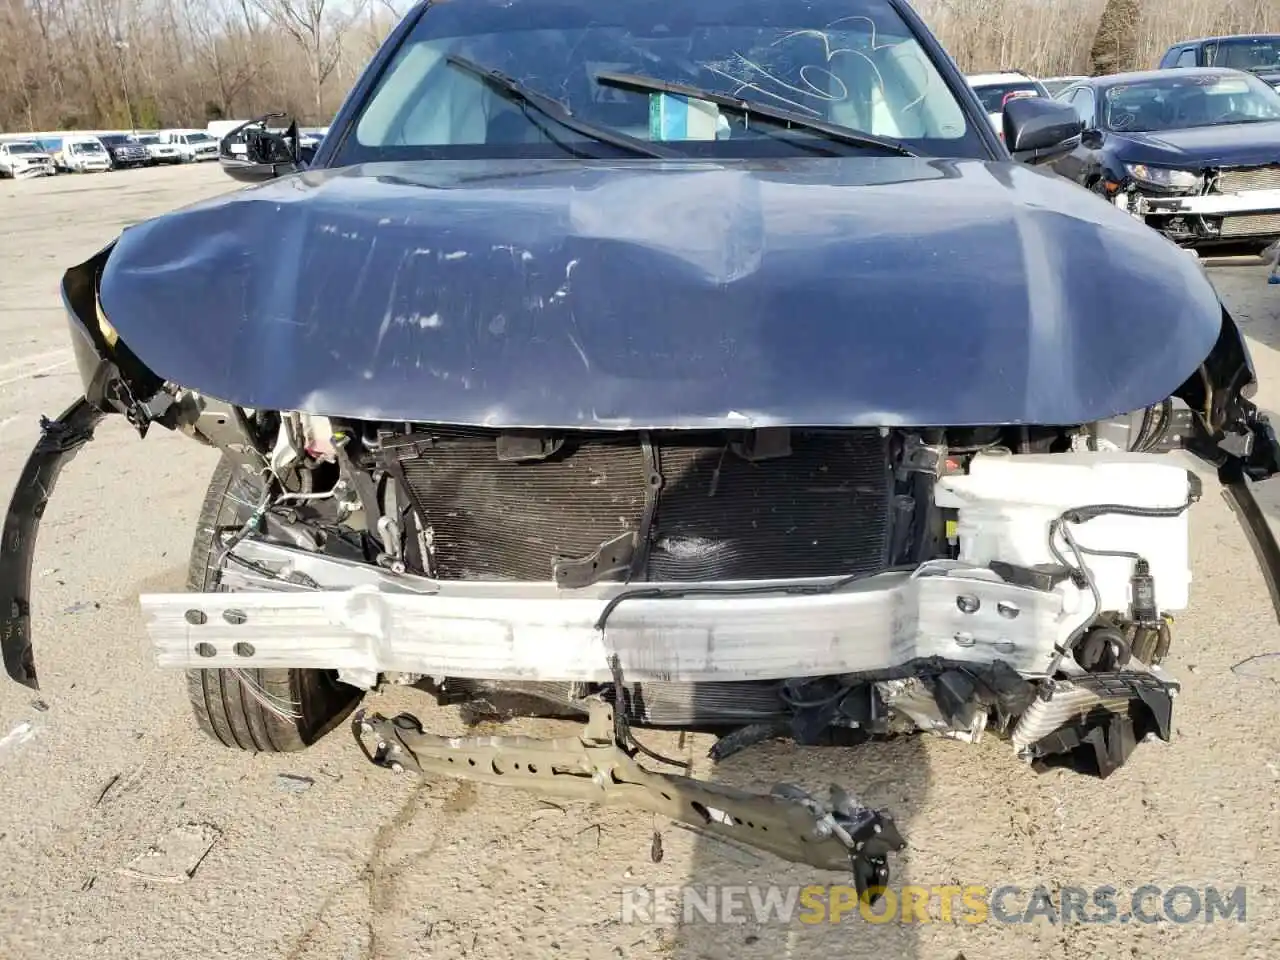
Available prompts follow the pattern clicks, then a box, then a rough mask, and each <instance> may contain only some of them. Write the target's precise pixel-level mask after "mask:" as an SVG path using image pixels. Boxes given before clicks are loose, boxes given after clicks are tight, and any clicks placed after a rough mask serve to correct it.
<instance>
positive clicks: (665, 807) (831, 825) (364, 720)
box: [352, 697, 906, 903]
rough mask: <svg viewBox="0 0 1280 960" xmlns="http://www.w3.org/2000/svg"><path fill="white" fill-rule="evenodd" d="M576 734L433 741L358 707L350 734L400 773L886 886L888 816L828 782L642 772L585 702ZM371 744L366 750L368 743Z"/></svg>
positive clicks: (892, 836) (894, 844) (863, 884)
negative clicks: (661, 819) (657, 818)
mask: <svg viewBox="0 0 1280 960" xmlns="http://www.w3.org/2000/svg"><path fill="white" fill-rule="evenodd" d="M585 705H586V707H587V713H588V719H587V722H586V725H585V727H584V728H583V730H582V733H581V734H580V735H579V736H576V737H559V738H555V739H549V740H542V739H537V738H534V737H525V736H509V737H441V736H436V735H433V734H430V733H425V732H424V731H423V730H422V726H421V724H420V723H419V722H418V720H417V719H416V718H415V717H413V716H411V715H409V714H400V715H398V716H396V717H391V718H388V717H384V716H381V715H379V714H364V712H363V711H360V712H358V713H357V714H356V716H355V718H354V719H353V720H352V729H353V732H354V733H355V736H356V740H357V742H358V743H359V744H360V747H361V749H362V750H363V751H364V753H365V756H366V757H368V758H369V759H370V760H372V761H373V762H374V763H375V764H377V765H378V766H380V767H385V768H387V769H390V770H393V771H396V772H400V771H403V770H413V771H416V772H418V773H425V774H437V775H440V776H446V777H454V778H458V779H462V780H474V781H477V782H479V783H487V784H492V785H494V786H508V787H517V788H520V789H524V790H530V791H534V792H537V793H540V794H545V795H550V796H557V797H565V798H569V799H573V800H585V801H587V802H591V803H599V804H603V805H607V806H629V807H632V808H635V809H639V810H647V811H649V812H651V813H656V814H660V815H662V816H665V817H670V818H671V819H672V820H676V821H679V822H680V823H683V824H686V825H688V826H691V827H693V828H695V829H697V830H700V831H702V832H705V833H707V834H708V835H710V836H713V837H716V838H717V839H722V840H727V841H729V842H731V843H735V842H736V843H739V844H743V845H746V846H750V847H756V848H758V849H761V850H765V851H768V852H769V853H772V854H774V855H776V856H778V857H781V858H783V859H785V860H791V861H793V862H796V863H807V864H809V865H811V866H814V867H818V868H819V869H823V870H837V871H842V872H843V871H845V870H850V869H852V871H853V879H854V885H855V887H856V888H857V891H858V894H859V896H860V897H866V898H867V900H868V902H870V903H875V902H876V900H877V899H878V896H879V893H880V888H883V887H885V886H886V885H887V884H888V882H889V866H888V854H889V853H891V852H897V851H900V850H902V849H903V848H904V847H905V846H906V841H905V840H903V838H902V835H901V834H900V833H899V832H898V828H897V826H896V825H895V824H894V822H893V819H892V818H891V817H890V816H889V815H888V814H885V813H882V812H880V811H877V810H873V809H870V808H868V807H863V806H861V805H860V804H858V803H857V802H856V801H854V800H852V799H851V798H850V797H849V795H848V794H847V793H845V791H844V790H842V789H841V788H840V787H838V786H835V785H832V787H831V794H830V799H829V800H828V801H822V800H819V799H817V798H815V797H813V796H812V795H810V794H809V793H807V792H806V791H804V790H803V789H801V788H800V787H797V786H795V785H793V784H779V785H778V786H776V787H774V788H773V790H772V792H770V793H768V794H760V793H750V792H748V791H745V790H738V789H736V788H734V787H729V786H724V785H722V784H717V783H710V782H707V781H703V780H695V779H693V778H691V777H685V776H676V775H673V774H666V773H656V772H654V771H651V770H648V769H646V768H644V767H642V766H641V765H640V764H639V763H637V762H636V760H635V759H634V758H633V757H632V755H631V754H630V753H628V752H627V751H626V750H625V749H623V747H622V746H621V745H620V744H619V741H618V735H617V724H616V722H615V717H614V710H613V707H612V706H611V705H610V704H609V703H608V702H607V701H605V700H604V699H602V698H600V697H590V698H588V699H587V700H586V701H585ZM369 741H372V742H374V744H375V746H374V748H373V749H369V747H368V746H367V743H368V742H369Z"/></svg>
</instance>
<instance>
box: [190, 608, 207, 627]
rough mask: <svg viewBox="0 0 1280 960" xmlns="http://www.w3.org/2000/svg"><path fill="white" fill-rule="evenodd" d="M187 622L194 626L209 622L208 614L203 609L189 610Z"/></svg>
mask: <svg viewBox="0 0 1280 960" xmlns="http://www.w3.org/2000/svg"><path fill="white" fill-rule="evenodd" d="M186 620H187V623H189V624H191V625H192V626H193V627H198V626H201V625H203V624H206V623H208V622H209V618H208V616H206V615H205V612H204V611H203V610H188V611H187V612H186Z"/></svg>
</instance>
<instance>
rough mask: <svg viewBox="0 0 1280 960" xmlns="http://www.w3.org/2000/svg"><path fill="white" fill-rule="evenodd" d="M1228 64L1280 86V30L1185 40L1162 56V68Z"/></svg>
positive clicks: (1226, 65) (1227, 65)
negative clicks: (1279, 32)
mask: <svg viewBox="0 0 1280 960" xmlns="http://www.w3.org/2000/svg"><path fill="white" fill-rule="evenodd" d="M1181 67H1228V68H1230V69H1232V70H1245V71H1247V72H1249V73H1252V74H1253V75H1254V76H1256V77H1258V78H1259V79H1260V80H1263V81H1264V82H1266V83H1269V84H1271V86H1273V87H1280V34H1274V33H1247V34H1238V35H1236V36H1230V37H1205V38H1203V39H1200V40H1183V41H1182V42H1180V43H1175V44H1174V45H1173V46H1172V47H1170V48H1169V49H1168V50H1167V51H1166V52H1165V55H1164V56H1163V57H1161V58H1160V63H1159V65H1158V68H1159V69H1175V68H1181Z"/></svg>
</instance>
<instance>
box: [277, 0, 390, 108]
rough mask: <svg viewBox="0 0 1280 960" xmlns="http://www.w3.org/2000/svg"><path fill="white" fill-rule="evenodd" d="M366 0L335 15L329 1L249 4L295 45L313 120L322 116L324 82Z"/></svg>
mask: <svg viewBox="0 0 1280 960" xmlns="http://www.w3.org/2000/svg"><path fill="white" fill-rule="evenodd" d="M365 2H366V0H355V3H354V4H352V5H351V6H350V7H348V8H347V9H346V10H343V11H335V9H334V8H333V7H331V6H330V5H329V0H253V4H254V6H256V7H257V8H258V9H259V10H261V11H262V13H263V14H264V15H265V16H266V17H267V19H269V20H270V21H271V22H272V23H273V24H275V25H276V26H277V27H279V28H280V29H281V30H283V31H284V32H285V33H286V34H288V36H289V37H290V38H292V40H293V42H294V43H296V44H297V45H298V47H299V49H300V50H302V52H303V55H304V56H305V57H306V61H307V69H308V74H309V76H310V79H311V84H312V92H313V95H314V98H315V112H316V117H317V119H318V118H320V117H322V116H323V115H324V82H325V81H326V80H328V79H329V75H330V74H332V73H333V70H334V68H335V67H336V66H337V65H338V63H339V61H340V60H341V59H342V41H343V36H344V34H345V33H346V31H347V29H348V28H350V27H351V26H352V24H354V23H356V22H357V21H358V20H359V18H360V14H361V13H362V12H363V10H364V6H365Z"/></svg>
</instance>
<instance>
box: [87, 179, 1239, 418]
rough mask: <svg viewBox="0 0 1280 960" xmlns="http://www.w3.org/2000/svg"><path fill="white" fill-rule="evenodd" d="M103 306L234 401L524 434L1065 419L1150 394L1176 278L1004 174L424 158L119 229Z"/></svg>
mask: <svg viewBox="0 0 1280 960" xmlns="http://www.w3.org/2000/svg"><path fill="white" fill-rule="evenodd" d="M101 301H102V305H103V308H104V311H105V313H106V314H107V316H108V317H109V318H110V320H111V322H112V324H113V325H114V326H115V328H116V329H117V331H118V332H119V334H120V336H121V339H122V340H123V341H124V342H125V343H127V344H128V345H129V346H130V347H131V348H132V349H133V351H134V352H135V353H136V354H137V355H138V356H139V357H140V358H141V359H142V360H143V361H144V362H145V363H146V364H147V365H148V366H149V367H151V369H152V370H154V371H155V372H156V373H158V374H160V375H161V376H163V377H165V378H168V379H170V380H174V381H176V382H178V383H181V384H183V385H186V386H189V387H193V388H195V389H198V390H201V391H203V392H205V393H207V394H210V395H212V396H215V397H218V398H221V399H223V400H229V401H232V402H235V403H238V404H242V405H245V406H250V407H262V408H270V409H299V410H305V411H309V412H313V413H318V414H328V415H340V416H349V417H362V418H369V419H388V420H413V421H435V422H447V423H465V424H490V425H495V426H498V425H501V426H512V427H515V426H529V427H533V426H549V427H604V428H637V427H652V428H661V427H673V428H682V427H750V426H763V425H810V426H823V425H830V426H838V425H924V424H954V425H967V424H993V423H1011V422H1013V423H1016V422H1028V423H1078V422H1083V421H1087V420H1092V419H1096V418H1101V417H1105V416H1109V415H1113V414H1116V413H1120V412H1126V411H1129V410H1132V409H1137V408H1139V407H1142V406H1145V405H1147V404H1150V403H1153V402H1155V401H1158V400H1160V399H1163V398H1164V397H1165V396H1167V395H1169V394H1170V393H1172V392H1173V391H1174V390H1175V389H1177V387H1178V386H1179V385H1180V384H1181V383H1182V381H1183V380H1184V379H1185V378H1186V377H1187V376H1188V375H1189V374H1191V373H1192V372H1193V371H1194V370H1195V368H1196V367H1197V365H1198V364H1199V363H1200V361H1201V360H1202V359H1203V358H1204V357H1205V355H1206V354H1207V353H1208V352H1209V350H1210V349H1211V347H1212V346H1213V344H1214V341H1215V339H1216V337H1217V335H1218V332H1219V329H1220V324H1221V308H1220V306H1219V303H1218V301H1217V298H1216V295H1215V294H1214V291H1213V289H1212V287H1211V286H1210V284H1209V282H1208V280H1207V279H1206V277H1205V275H1204V273H1203V270H1202V269H1201V268H1200V267H1199V265H1198V264H1197V263H1196V262H1195V260H1194V259H1193V258H1192V257H1190V256H1188V255H1187V254H1186V253H1184V252H1182V251H1180V250H1178V249H1176V248H1175V247H1174V246H1173V245H1172V244H1170V243H1169V242H1168V241H1166V240H1164V239H1162V238H1161V237H1159V236H1158V235H1157V234H1155V233H1154V232H1153V231H1151V230H1149V229H1147V228H1146V227H1145V226H1143V225H1141V224H1140V223H1138V221H1136V220H1134V219H1133V218H1131V217H1129V216H1127V215H1125V214H1123V213H1121V212H1120V211H1118V210H1116V209H1115V208H1113V207H1112V206H1110V205H1109V204H1106V203H1103V202H1101V201H1099V200H1098V199H1097V198H1096V197H1093V196H1091V195H1089V194H1088V193H1086V192H1085V191H1084V190H1083V189H1081V188H1080V187H1077V186H1075V185H1074V184H1071V183H1068V182H1067V181H1065V180H1062V179H1059V178H1057V177H1054V176H1052V175H1049V174H1045V173H1041V172H1039V171H1037V170H1034V169H1031V168H1028V167H1024V166H1021V165H1016V164H1011V163H982V162H977V161H960V162H953V161H936V160H935V161H926V160H919V159H911V158H884V159H879V158H867V157H854V158H839V159H832V160H825V159H811V158H805V159H803V160H796V161H791V160H787V161H761V162H756V163H729V164H711V163H706V162H690V163H672V162H662V161H648V160H639V161H597V162H582V161H552V162H536V161H527V160H525V161H518V162H491V163H460V162H423V163H413V164H382V165H376V166H366V167H351V168H346V169H340V170H332V171H315V172H311V173H307V174H303V175H298V176H294V177H290V178H286V179H282V180H278V181H273V182H271V183H268V184H264V185H263V186H261V187H255V188H252V189H247V190H241V191H236V192H232V193H230V194H228V195H225V196H222V197H219V198H215V199H213V200H209V201H205V202H202V203H200V204H197V205H195V206H192V207H189V208H187V209H185V210H181V211H178V212H175V213H172V214H169V215H166V216H163V217H160V218H158V219H156V220H152V221H149V222H147V223H144V224H141V225H138V226H136V227H133V228H131V229H129V230H127V231H125V233H124V234H123V235H122V237H121V238H120V240H119V241H118V244H117V245H116V248H115V249H114V251H113V252H112V254H111V256H110V258H109V260H108V261H107V264H106V267H105V271H104V274H103V277H102V285H101Z"/></svg>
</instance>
